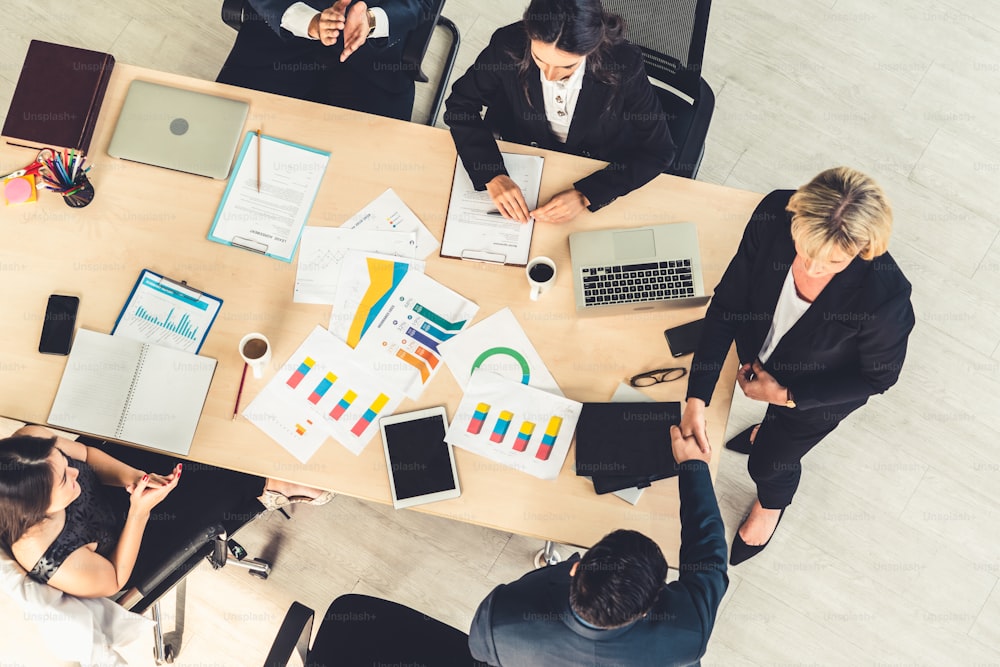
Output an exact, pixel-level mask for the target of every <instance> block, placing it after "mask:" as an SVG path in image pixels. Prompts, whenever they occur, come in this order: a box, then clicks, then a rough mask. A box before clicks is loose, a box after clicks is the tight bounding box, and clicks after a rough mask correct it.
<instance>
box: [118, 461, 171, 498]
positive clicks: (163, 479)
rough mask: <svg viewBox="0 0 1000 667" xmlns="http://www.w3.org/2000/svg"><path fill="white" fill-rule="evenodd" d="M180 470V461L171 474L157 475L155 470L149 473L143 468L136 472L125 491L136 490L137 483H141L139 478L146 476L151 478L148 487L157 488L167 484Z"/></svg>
mask: <svg viewBox="0 0 1000 667" xmlns="http://www.w3.org/2000/svg"><path fill="white" fill-rule="evenodd" d="M180 471H181V464H180V463H178V464H177V465H176V466H175V467H174V471H173V472H172V473H170V474H169V475H157V474H156V473H155V472H151V473H149V474H148V475H147V474H146V473H145V472H143V471H142V470H137V471H136V472H135V479H134V480H133V481H131V482H129V483H128V484H126V485H125V491H127V492H128V493H132V492H133V491H135V487H136V485H137V484H138V483H139V480H141V479H142V478H143V477H144V476H145V477H148V478H149V479H147V480H146V486H147V487H148V488H151V489H157V488H159V487H161V486H166V485H167V484H169V483H170V482H171V481H172V480H173V479H174V477H176V476H177V475H178V474H180Z"/></svg>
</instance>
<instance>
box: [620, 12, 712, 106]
mask: <svg viewBox="0 0 1000 667" xmlns="http://www.w3.org/2000/svg"><path fill="white" fill-rule="evenodd" d="M711 6H712V0H604V8H605V10H607V11H609V12H611V13H613V14H618V15H619V16H621V17H622V18H623V19H624V20H625V27H626V29H627V34H628V39H629V41H630V42H632V43H633V44H635V45H636V46H638V47H639V48H641V49H642V53H643V56H644V59H645V62H646V73H647V74H649V75H650V76H651V77H653V78H654V79H658V80H660V81H663V82H664V83H668V84H670V85H671V86H673V87H674V88H677V89H678V90H680V91H681V92H683V93H684V94H685V95H688V96H690V97H693V98H696V99H697V95H698V88H699V79H700V78H701V64H702V59H703V58H704V56H705V35H706V34H707V33H708V13H709V9H710V8H711Z"/></svg>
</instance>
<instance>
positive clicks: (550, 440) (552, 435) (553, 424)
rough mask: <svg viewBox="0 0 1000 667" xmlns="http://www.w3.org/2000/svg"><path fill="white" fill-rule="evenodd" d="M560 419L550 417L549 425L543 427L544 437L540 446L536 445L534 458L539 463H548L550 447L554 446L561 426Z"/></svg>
mask: <svg viewBox="0 0 1000 667" xmlns="http://www.w3.org/2000/svg"><path fill="white" fill-rule="evenodd" d="M562 421H563V420H562V417H550V418H549V423H548V424H547V425H546V426H545V435H543V436H542V444H540V445H538V451H537V452H535V458H536V459H538V460H539V461H548V460H549V454H551V453H552V447H554V446H555V444H556V436H557V435H559V428H560V427H561V426H562Z"/></svg>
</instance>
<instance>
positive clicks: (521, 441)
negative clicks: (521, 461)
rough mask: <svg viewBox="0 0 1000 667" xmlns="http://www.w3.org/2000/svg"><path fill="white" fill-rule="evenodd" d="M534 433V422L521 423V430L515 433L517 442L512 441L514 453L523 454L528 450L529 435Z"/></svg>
mask: <svg viewBox="0 0 1000 667" xmlns="http://www.w3.org/2000/svg"><path fill="white" fill-rule="evenodd" d="M534 432H535V423H534V422H521V429H520V430H519V431H518V432H517V440H515V441H514V451H515V452H523V451H524V450H526V449H527V448H528V441H529V440H531V434H532V433H534Z"/></svg>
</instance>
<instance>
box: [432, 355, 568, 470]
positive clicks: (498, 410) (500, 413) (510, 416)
mask: <svg viewBox="0 0 1000 667" xmlns="http://www.w3.org/2000/svg"><path fill="white" fill-rule="evenodd" d="M581 408H582V406H581V404H580V403H577V402H576V401H571V400H570V399H568V398H565V397H563V396H559V395H556V394H552V393H549V392H547V391H542V390H541V389H536V388H535V387H532V386H530V385H525V384H522V383H520V382H518V381H517V380H514V379H511V378H509V377H506V376H504V375H498V374H497V373H494V372H492V371H488V370H485V369H482V368H481V369H478V370H476V371H474V372H473V373H472V376H471V377H470V378H469V383H468V385H467V386H466V389H465V394H464V396H463V397H462V402H461V403H460V404H459V406H458V409H457V410H456V411H455V414H454V416H453V419H452V422H451V425H450V426H449V427H448V431H447V433H445V437H444V439H445V441H446V442H449V443H451V444H452V445H453V446H455V447H461V448H462V449H466V450H468V451H470V452H472V453H474V454H479V455H480V456H484V457H486V458H488V459H490V460H491V461H495V462H497V463H501V464H503V465H506V466H509V467H511V468H514V469H515V470H520V471H521V472H526V473H528V474H529V475H533V476H535V477H538V478H541V479H555V478H556V477H558V476H559V470H560V469H561V468H562V465H563V463H564V462H565V460H566V455H567V453H568V452H569V446H570V443H571V442H572V439H573V431H574V430H575V429H576V422H577V420H578V419H579V418H580V410H581ZM515 429H516V430H515Z"/></svg>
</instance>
